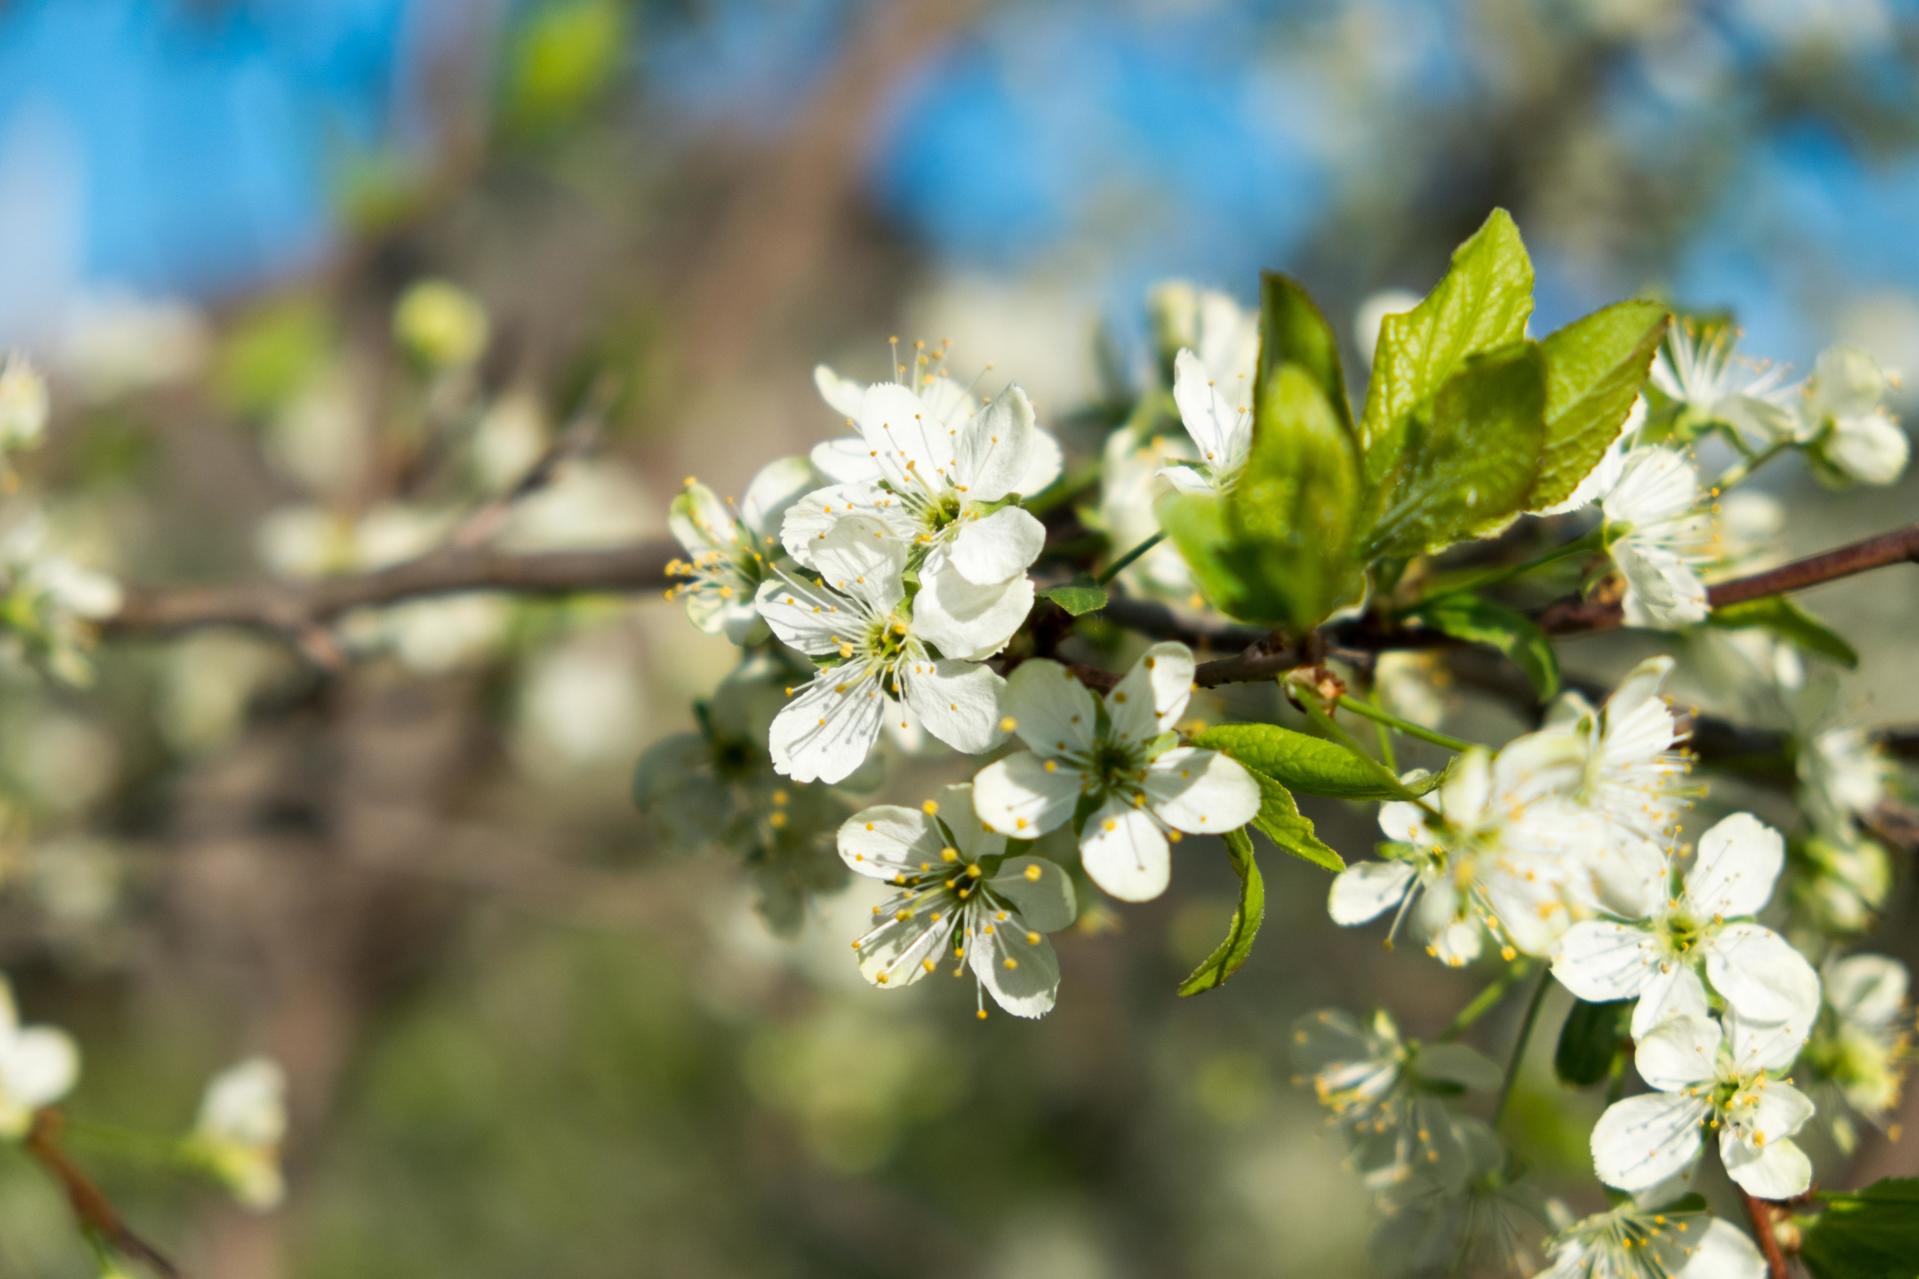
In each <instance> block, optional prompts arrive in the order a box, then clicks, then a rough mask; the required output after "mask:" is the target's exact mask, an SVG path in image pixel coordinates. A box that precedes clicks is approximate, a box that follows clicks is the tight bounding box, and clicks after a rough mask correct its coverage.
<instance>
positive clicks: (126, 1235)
mask: <svg viewBox="0 0 1919 1279" xmlns="http://www.w3.org/2000/svg"><path fill="white" fill-rule="evenodd" d="M60 1126H61V1118H60V1112H59V1111H57V1110H42V1111H40V1112H39V1113H37V1114H36V1115H34V1117H33V1127H32V1128H30V1129H29V1130H28V1131H27V1139H26V1151H27V1153H28V1154H30V1155H32V1156H33V1157H34V1159H35V1160H37V1161H38V1162H39V1164H40V1166H41V1167H42V1168H44V1169H46V1171H47V1173H48V1175H49V1176H51V1177H52V1178H53V1179H54V1180H55V1181H57V1182H59V1183H60V1188H61V1189H62V1190H64V1191H65V1192H66V1195H67V1203H68V1205H69V1206H71V1207H72V1209H73V1215H74V1218H75V1219H76V1220H77V1221H78V1222H79V1223H80V1227H81V1229H83V1230H85V1231H88V1232H90V1233H92V1234H94V1235H97V1236H99V1237H100V1239H102V1240H104V1241H105V1242H106V1243H109V1244H111V1245H112V1246H113V1247H114V1248H115V1249H116V1250H118V1251H119V1252H121V1253H123V1254H124V1255H126V1256H129V1257H134V1258H137V1259H139V1260H140V1261H143V1262H145V1263H146V1264H147V1265H148V1266H150V1267H152V1268H153V1270H154V1271H155V1273H157V1274H161V1275H165V1276H167V1279H179V1275H180V1271H179V1268H178V1267H176V1266H175V1265H174V1264H173V1263H172V1262H171V1261H168V1260H167V1258H166V1257H165V1256H164V1255H163V1254H162V1253H161V1252H160V1251H159V1250H158V1249H157V1248H155V1247H154V1246H153V1245H152V1244H150V1243H148V1242H147V1241H146V1240H144V1239H142V1238H141V1237H140V1236H139V1235H137V1234H135V1233H134V1232H133V1230H132V1229H131V1228H130V1227H129V1226H128V1225H127V1223H126V1221H125V1220H124V1219H123V1218H122V1217H121V1216H120V1213H119V1211H118V1210H117V1209H116V1208H114V1206H113V1204H112V1202H111V1201H110V1200H109V1199H108V1198H107V1196H106V1193H105V1192H104V1191H102V1190H101V1189H100V1187H98V1186H96V1185H94V1184H93V1180H92V1179H91V1178H90V1177H88V1176H87V1175H86V1174H85V1173H84V1172H81V1171H80V1168H79V1166H78V1165H76V1164H75V1163H74V1162H73V1160H72V1159H70V1158H69V1157H68V1156H67V1153H66V1151H64V1150H62V1149H60V1145H59V1139H60Z"/></svg>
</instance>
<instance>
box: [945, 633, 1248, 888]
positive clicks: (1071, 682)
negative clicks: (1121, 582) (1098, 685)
mask: <svg viewBox="0 0 1919 1279" xmlns="http://www.w3.org/2000/svg"><path fill="white" fill-rule="evenodd" d="M1193 668H1194V664H1193V654H1192V650H1190V649H1188V648H1187V647H1186V646H1185V645H1184V644H1175V643H1165V644H1155V645H1154V646H1153V647H1151V648H1149V649H1147V650H1146V652H1145V654H1143V655H1142V656H1141V657H1140V659H1139V661H1137V662H1135V663H1134V664H1133V667H1132V669H1131V670H1129V671H1128V672H1127V673H1126V675H1125V677H1124V678H1122V679H1121V680H1120V682H1119V684H1118V685H1117V686H1116V687H1115V688H1114V689H1113V690H1112V692H1110V693H1108V694H1107V695H1106V698H1105V700H1104V701H1103V702H1102V701H1097V700H1096V699H1095V698H1094V697H1093V695H1092V693H1090V692H1089V691H1087V689H1086V686H1085V685H1083V684H1081V683H1080V682H1079V681H1078V680H1077V679H1075V678H1074V677H1073V675H1072V673H1071V672H1070V671H1068V670H1067V669H1066V668H1065V667H1064V666H1061V665H1060V664H1059V663H1058V662H1053V661H1048V660H1045V659H1043V658H1041V659H1035V660H1032V661H1028V662H1024V663H1022V664H1021V665H1020V666H1019V667H1017V668H1016V669H1015V670H1014V671H1013V674H1012V676H1011V678H1010V679H1009V681H1008V686H1007V692H1006V709H1007V712H1008V720H1009V724H1008V727H1009V728H1010V729H1011V730H1012V731H1014V732H1016V733H1018V734H1019V736H1020V739H1021V740H1022V741H1024V742H1025V743H1026V745H1027V746H1028V747H1030V748H1031V749H1030V750H1029V751H1026V752H1022V753H1020V754H1017V755H1012V756H1009V757H1007V758H1006V759H1003V760H1000V761H999V762H998V763H996V764H992V765H989V766H988V767H987V768H985V769H984V770H982V771H981V772H980V774H979V776H978V777H977V778H975V779H974V797H975V802H977V803H978V805H979V815H980V819H981V820H982V821H984V822H985V823H986V825H987V828H988V829H989V830H997V831H1000V832H1002V833H1004V834H1008V835H1012V836H1014V837H1016V838H1023V839H1025V838H1032V837H1034V836H1037V835H1042V834H1044V833H1045V832H1047V831H1050V830H1053V829H1055V828H1057V827H1060V826H1063V825H1065V824H1066V823H1067V822H1068V821H1070V820H1072V818H1073V817H1074V814H1075V812H1076V811H1078V810H1079V808H1080V807H1081V805H1082V803H1084V804H1086V805H1089V806H1090V814H1089V815H1088V816H1087V818H1086V820H1085V822H1084V824H1083V825H1082V826H1081V827H1080V845H1079V849H1080V859H1081V861H1082V863H1083V864H1084V865H1085V867H1086V873H1087V874H1088V875H1089V876H1091V878H1092V880H1093V882H1094V883H1095V884H1098V885H1099V886H1100V887H1101V888H1102V889H1104V890H1105V891H1106V892H1107V893H1109V894H1111V895H1112V896H1114V897H1117V898H1119V899H1120V900H1122V901H1147V900H1150V899H1151V898H1154V897H1157V896H1159V895H1160V893H1162V892H1164V891H1165V889H1166V885H1167V882H1168V880H1169V879H1170V878H1171V875H1172V858H1171V855H1170V853H1169V850H1168V842H1169V841H1177V840H1178V839H1180V837H1181V835H1182V833H1185V834H1205V835H1223V834H1225V833H1226V832H1227V831H1229V830H1234V829H1237V828H1238V827H1240V826H1243V825H1245V824H1246V823H1247V822H1249V821H1251V820H1252V818H1253V815H1254V814H1255V813H1256V812H1258V811H1259V802H1260V797H1259V786H1258V785H1257V784H1256V783H1255V782H1254V781H1253V778H1252V775H1251V774H1249V773H1248V772H1247V771H1246V770H1245V769H1244V768H1242V767H1241V766H1240V765H1239V763H1238V762H1237V761H1236V760H1233V759H1231V758H1229V757H1227V756H1225V755H1222V754H1220V753H1219V752H1217V751H1212V750H1206V749H1202V748H1199V747H1193V746H1179V745H1176V744H1175V741H1176V738H1175V737H1174V736H1173V734H1172V731H1171V730H1172V729H1173V725H1174V724H1175V723H1176V722H1177V721H1178V719H1179V717H1180V715H1181V714H1183V713H1184V712H1185V710H1186V702H1187V699H1188V698H1190V697H1191V696H1192V691H1193Z"/></svg>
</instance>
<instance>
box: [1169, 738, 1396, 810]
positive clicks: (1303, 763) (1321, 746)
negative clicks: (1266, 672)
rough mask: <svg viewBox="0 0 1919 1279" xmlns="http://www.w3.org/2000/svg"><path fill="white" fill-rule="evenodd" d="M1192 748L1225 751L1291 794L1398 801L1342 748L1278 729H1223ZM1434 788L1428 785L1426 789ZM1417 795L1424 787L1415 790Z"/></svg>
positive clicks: (1373, 772) (1375, 775)
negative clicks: (1294, 792)
mask: <svg viewBox="0 0 1919 1279" xmlns="http://www.w3.org/2000/svg"><path fill="white" fill-rule="evenodd" d="M1193 745H1195V746H1204V747H1207V748H1208V749H1210V750H1216V751H1223V752H1224V753H1226V754H1228V755H1231V756H1232V757H1233V758H1234V759H1236V760H1238V761H1239V762H1240V763H1242V764H1244V765H1245V766H1246V767H1247V768H1249V769H1251V770H1252V771H1253V772H1255V773H1260V774H1263V775H1264V776H1266V777H1268V778H1271V779H1272V780H1273V781H1276V782H1278V783H1279V784H1280V785H1282V786H1284V787H1286V788H1287V789H1289V790H1295V791H1305V792H1306V793H1307V794H1308V795H1335V796H1338V797H1340V798H1343V799H1397V798H1399V797H1400V793H1401V792H1397V791H1394V790H1393V789H1391V788H1390V787H1388V786H1387V785H1386V784H1385V782H1384V781H1383V780H1382V779H1381V778H1380V775H1379V772H1378V770H1377V769H1376V768H1374V767H1372V766H1370V765H1368V764H1367V763H1366V761H1365V760H1362V759H1361V758H1359V757H1358V756H1357V755H1355V754H1353V753H1352V752H1351V751H1349V750H1347V749H1346V748H1345V747H1344V746H1341V745H1339V744H1338V743H1337V742H1329V741H1327V740H1326V739H1325V738H1323V737H1314V736H1311V735H1310V734H1307V733H1301V732H1297V731H1295V730H1293V729H1290V728H1281V727H1280V726H1279V725H1278V724H1219V725H1216V726H1214V727H1212V728H1209V729H1206V730H1204V731H1203V732H1200V733H1195V734H1194V735H1193ZM1430 788H1431V782H1430V781H1429V782H1428V784H1427V786H1426V787H1425V789H1430ZM1413 789H1414V790H1420V789H1421V787H1418V786H1415V787H1413Z"/></svg>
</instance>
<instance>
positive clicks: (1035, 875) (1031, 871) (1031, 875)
mask: <svg viewBox="0 0 1919 1279" xmlns="http://www.w3.org/2000/svg"><path fill="white" fill-rule="evenodd" d="M1026 878H1027V879H1028V880H1030V881H1031V882H1033V883H1035V884H1037V883H1039V863H1038V862H1034V863H1033V864H1032V865H1031V866H1028V867H1027V868H1026Z"/></svg>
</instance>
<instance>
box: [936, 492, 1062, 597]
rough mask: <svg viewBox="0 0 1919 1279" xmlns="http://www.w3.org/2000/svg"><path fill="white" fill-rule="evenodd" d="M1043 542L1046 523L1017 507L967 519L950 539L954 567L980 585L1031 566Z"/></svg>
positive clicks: (1012, 574)
mask: <svg viewBox="0 0 1919 1279" xmlns="http://www.w3.org/2000/svg"><path fill="white" fill-rule="evenodd" d="M1045 545H1046V526H1045V525H1044V524H1041V523H1040V522H1039V521H1038V520H1037V519H1035V518H1033V516H1032V515H1031V514H1030V513H1028V512H1027V511H1024V510H1022V509H1021V508H1019V507H1017V506H1002V507H1001V508H1000V509H999V510H997V511H994V512H993V513H992V514H991V515H988V516H986V517H985V518H984V519H978V520H968V521H967V522H966V523H965V524H963V525H961V526H960V531H959V533H958V534H957V535H956V536H955V537H954V538H953V549H952V561H953V567H954V568H956V569H958V570H959V573H960V576H961V577H964V578H965V579H966V580H967V581H969V582H973V583H975V584H977V585H980V586H989V585H993V584H995V583H998V582H1004V581H1005V580H1006V579H1007V578H1009V577H1017V576H1019V575H1020V574H1022V573H1024V572H1025V571H1026V570H1027V569H1028V568H1029V567H1031V565H1032V563H1033V561H1034V560H1036V559H1038V558H1039V553H1040V551H1041V549H1042V548H1044V547H1045Z"/></svg>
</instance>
